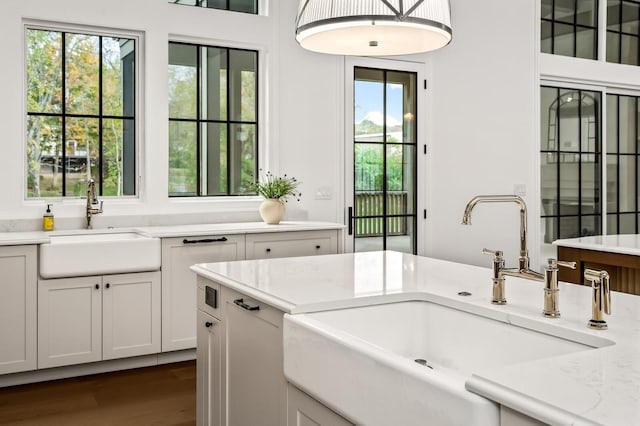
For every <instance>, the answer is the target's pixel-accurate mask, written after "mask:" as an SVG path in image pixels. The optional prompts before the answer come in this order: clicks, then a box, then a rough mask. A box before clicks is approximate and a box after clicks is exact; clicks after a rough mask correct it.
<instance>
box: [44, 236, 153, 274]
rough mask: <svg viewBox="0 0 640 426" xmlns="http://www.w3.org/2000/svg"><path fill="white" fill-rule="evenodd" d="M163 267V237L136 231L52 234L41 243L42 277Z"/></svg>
mask: <svg viewBox="0 0 640 426" xmlns="http://www.w3.org/2000/svg"><path fill="white" fill-rule="evenodd" d="M158 269H160V239H159V238H153V237H148V236H145V235H141V234H138V233H135V232H114V233H104V234H99V233H91V234H73V235H52V236H51V237H50V242H49V243H45V244H41V245H40V276H41V277H42V278H60V277H75V276H84V275H103V274H117V273H126V272H141V271H154V270H158Z"/></svg>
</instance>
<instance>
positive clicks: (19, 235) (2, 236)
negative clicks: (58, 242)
mask: <svg viewBox="0 0 640 426" xmlns="http://www.w3.org/2000/svg"><path fill="white" fill-rule="evenodd" d="M47 242H49V234H47V233H46V232H40V231H35V232H0V246H17V245H25V244H27V245H28V244H42V243H47Z"/></svg>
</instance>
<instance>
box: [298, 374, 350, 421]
mask: <svg viewBox="0 0 640 426" xmlns="http://www.w3.org/2000/svg"><path fill="white" fill-rule="evenodd" d="M287 426H353V423H351V422H349V421H348V420H347V419H345V418H344V417H342V416H340V415H339V414H337V413H335V412H334V411H332V410H331V409H329V408H327V407H326V406H325V405H323V404H321V403H320V402H318V401H316V400H315V399H313V398H312V397H310V396H309V395H307V394H306V393H304V392H302V391H301V390H300V389H298V388H296V387H295V386H293V385H292V384H289V385H288V387H287Z"/></svg>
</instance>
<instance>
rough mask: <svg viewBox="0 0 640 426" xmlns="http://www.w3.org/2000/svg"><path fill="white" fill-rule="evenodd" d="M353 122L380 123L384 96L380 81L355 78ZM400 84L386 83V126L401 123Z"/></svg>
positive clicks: (382, 85)
mask: <svg viewBox="0 0 640 426" xmlns="http://www.w3.org/2000/svg"><path fill="white" fill-rule="evenodd" d="M355 85H356V88H355V92H356V94H357V98H356V105H355V109H354V114H355V123H361V122H362V121H364V120H365V119H366V120H369V121H372V122H373V123H375V124H378V125H382V117H383V112H384V107H383V103H384V96H383V87H384V84H383V83H382V82H373V81H362V80H356V82H355ZM402 95H403V93H402V85H401V84H393V83H388V84H387V126H389V127H392V126H396V125H399V124H402V115H403V112H402Z"/></svg>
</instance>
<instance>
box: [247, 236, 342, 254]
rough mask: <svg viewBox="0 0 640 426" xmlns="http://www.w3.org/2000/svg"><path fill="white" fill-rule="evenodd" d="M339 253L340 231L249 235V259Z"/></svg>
mask: <svg viewBox="0 0 640 426" xmlns="http://www.w3.org/2000/svg"><path fill="white" fill-rule="evenodd" d="M337 252H338V231H335V230H328V231H295V232H272V233H264V234H247V259H268V258H274V257H292V256H313V255H317V254H334V253H337Z"/></svg>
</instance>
